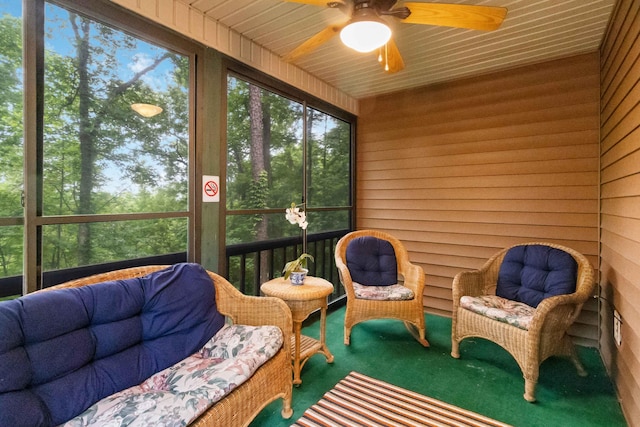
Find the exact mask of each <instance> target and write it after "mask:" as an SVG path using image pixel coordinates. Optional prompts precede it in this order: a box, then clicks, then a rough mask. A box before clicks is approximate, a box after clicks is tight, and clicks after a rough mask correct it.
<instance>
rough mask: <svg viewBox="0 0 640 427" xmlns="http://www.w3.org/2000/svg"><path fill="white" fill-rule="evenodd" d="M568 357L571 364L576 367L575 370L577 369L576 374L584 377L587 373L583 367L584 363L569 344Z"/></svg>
mask: <svg viewBox="0 0 640 427" xmlns="http://www.w3.org/2000/svg"><path fill="white" fill-rule="evenodd" d="M569 357H570V359H571V361H572V362H573V365H574V366H575V367H576V370H577V371H578V375H579V376H581V377H586V376H587V375H588V374H587V370H586V369H585V368H584V365H583V364H582V362H581V361H580V358H579V357H578V353H577V352H576V349H575V347H573V345H572V346H571V355H570V356H569Z"/></svg>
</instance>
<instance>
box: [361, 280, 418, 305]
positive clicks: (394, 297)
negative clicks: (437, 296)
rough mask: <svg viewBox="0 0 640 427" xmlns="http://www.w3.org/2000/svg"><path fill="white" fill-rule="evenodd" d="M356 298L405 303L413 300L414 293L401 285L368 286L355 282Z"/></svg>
mask: <svg viewBox="0 0 640 427" xmlns="http://www.w3.org/2000/svg"><path fill="white" fill-rule="evenodd" d="M353 291H354V293H355V295H356V298H360V299H371V300H379V301H404V300H411V299H413V296H414V295H413V291H412V290H411V289H409V288H407V287H406V286H402V285H399V284H395V285H390V286H368V285H361V284H360V283H356V282H353Z"/></svg>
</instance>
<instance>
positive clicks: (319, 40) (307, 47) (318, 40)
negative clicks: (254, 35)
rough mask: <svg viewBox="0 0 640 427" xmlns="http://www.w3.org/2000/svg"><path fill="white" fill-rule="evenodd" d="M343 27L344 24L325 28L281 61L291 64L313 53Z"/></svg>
mask: <svg viewBox="0 0 640 427" xmlns="http://www.w3.org/2000/svg"><path fill="white" fill-rule="evenodd" d="M345 25H347V23H346V22H345V23H344V24H340V25H329V26H328V27H327V28H325V29H324V30H322V31H320V32H319V33H317V34H316V35H315V36H313V37H311V38H310V39H308V40H307V41H305V42H304V43H302V44H301V45H300V46H298V47H296V48H295V49H293V50H292V51H291V52H289V53H288V54H286V55H285V56H283V57H282V59H283V60H284V61H286V62H291V61H295V60H296V59H298V58H300V57H301V56H304V55H307V54H309V53H311V52H313V51H314V50H315V49H317V48H318V46H320V45H321V44H323V43H325V42H327V41H329V40H330V39H331V38H332V37H333V36H335V35H336V34H338V33H339V32H340V30H342V28H344V26H345Z"/></svg>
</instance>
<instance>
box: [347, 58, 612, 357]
mask: <svg viewBox="0 0 640 427" xmlns="http://www.w3.org/2000/svg"><path fill="white" fill-rule="evenodd" d="M389 78H393V76H390V77H389ZM599 84H600V77H599V55H598V53H592V54H586V55H581V56H576V57H571V58H567V59H562V60H556V61H552V62H547V63H543V64H538V65H532V66H527V67H522V68H517V69H512V70H508V71H503V72H499V73H494V74H490V75H485V76H481V77H477V78H471V79H466V80H461V81H456V82H452V83H444V84H439V85H434V86H429V87H425V88H421V89H417V90H411V91H406V92H399V93H393V94H389V95H385V96H378V97H373V98H369V99H365V100H362V101H361V102H360V115H359V119H358V138H357V141H358V143H357V166H356V175H357V184H356V191H357V193H356V198H357V199H356V207H357V216H356V226H357V228H358V229H365V228H373V229H380V230H384V231H387V232H390V233H392V234H394V235H395V236H397V237H398V238H399V239H400V240H401V241H402V242H403V243H404V244H405V245H406V246H407V249H408V250H409V253H410V257H411V260H412V261H413V262H415V263H418V264H420V265H421V266H422V267H423V268H424V270H425V273H426V276H427V277H426V282H427V286H426V289H425V295H424V305H425V309H426V310H427V311H429V312H432V313H437V314H444V315H450V314H451V307H452V303H451V281H452V279H453V277H454V276H455V274H456V273H458V272H459V271H462V270H468V269H475V268H479V267H480V266H482V265H483V264H484V262H485V261H486V260H487V259H488V258H489V257H490V256H491V255H493V254H494V253H495V252H497V251H498V250H499V249H502V248H504V247H508V246H511V245H513V244H516V243H521V242H529V241H551V242H555V243H559V244H562V245H566V246H570V247H572V248H574V249H576V250H578V251H580V252H582V253H583V254H585V255H586V256H587V257H588V258H589V260H590V261H591V262H592V264H593V265H594V266H597V265H598V226H599V224H598V211H599V206H598V184H599V179H598V171H599V98H600V95H599ZM597 321H598V316H597V302H596V300H595V299H594V300H593V301H590V302H589V303H588V304H587V305H586V306H585V310H583V312H582V315H581V317H580V319H579V322H577V324H576V325H575V326H574V328H573V330H572V334H573V335H574V337H575V338H576V340H577V341H578V342H581V343H582V344H586V345H592V346H595V345H597V334H598V328H597Z"/></svg>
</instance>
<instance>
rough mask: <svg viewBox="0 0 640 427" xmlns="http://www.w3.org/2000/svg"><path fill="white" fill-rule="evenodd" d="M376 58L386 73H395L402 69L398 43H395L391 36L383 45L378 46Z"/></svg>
mask: <svg viewBox="0 0 640 427" xmlns="http://www.w3.org/2000/svg"><path fill="white" fill-rule="evenodd" d="M378 59H379V61H380V65H382V68H383V69H384V71H385V72H387V73H397V72H398V71H400V70H402V69H404V61H403V59H402V55H400V51H399V50H398V45H396V42H395V41H394V40H393V37H392V38H390V39H389V41H388V42H387V44H386V45H385V46H382V47H381V48H380V54H379V57H378Z"/></svg>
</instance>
